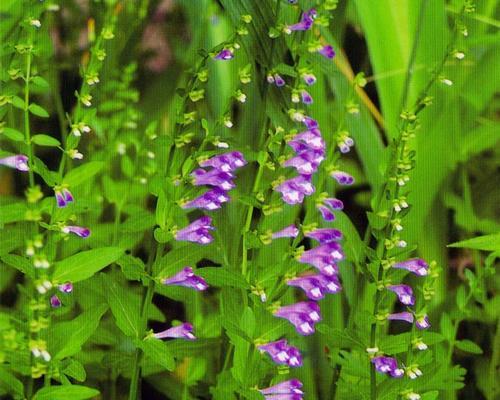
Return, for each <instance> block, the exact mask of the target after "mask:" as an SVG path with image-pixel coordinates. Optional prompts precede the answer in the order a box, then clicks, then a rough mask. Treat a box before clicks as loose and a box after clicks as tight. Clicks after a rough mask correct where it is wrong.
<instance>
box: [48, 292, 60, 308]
mask: <svg viewBox="0 0 500 400" xmlns="http://www.w3.org/2000/svg"><path fill="white" fill-rule="evenodd" d="M50 305H51V306H52V307H53V308H59V307H61V305H62V303H61V300H59V297H57V295H55V294H54V295H53V296H52V297H51V298H50Z"/></svg>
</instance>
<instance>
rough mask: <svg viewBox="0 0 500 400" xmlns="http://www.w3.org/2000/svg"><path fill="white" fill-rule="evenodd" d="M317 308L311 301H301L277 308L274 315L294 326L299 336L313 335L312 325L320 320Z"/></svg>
mask: <svg viewBox="0 0 500 400" xmlns="http://www.w3.org/2000/svg"><path fill="white" fill-rule="evenodd" d="M319 312H320V310H319V306H318V304H317V303H315V302H313V301H303V302H299V303H296V304H292V305H289V306H283V307H281V308H279V309H278V310H277V311H276V312H275V313H274V315H276V316H277V317H279V318H285V319H287V320H288V321H290V323H292V324H293V325H294V326H295V329H297V332H298V333H300V334H301V335H304V336H306V335H311V334H313V333H314V324H315V323H316V322H318V321H320V320H321V316H320V314H319Z"/></svg>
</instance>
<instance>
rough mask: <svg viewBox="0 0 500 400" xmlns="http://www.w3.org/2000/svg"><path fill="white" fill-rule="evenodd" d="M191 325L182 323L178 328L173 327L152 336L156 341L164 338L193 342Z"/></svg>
mask: <svg viewBox="0 0 500 400" xmlns="http://www.w3.org/2000/svg"><path fill="white" fill-rule="evenodd" d="M192 332H193V325H191V324H190V323H189V322H184V323H182V324H180V325H178V326H174V327H172V328H169V329H167V330H165V331H162V332H158V333H155V334H154V335H153V336H154V337H155V338H157V339H164V338H180V339H187V340H195V339H196V337H195V336H194V335H193V333H192Z"/></svg>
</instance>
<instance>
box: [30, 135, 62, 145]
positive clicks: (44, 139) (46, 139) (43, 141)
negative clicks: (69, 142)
mask: <svg viewBox="0 0 500 400" xmlns="http://www.w3.org/2000/svg"><path fill="white" fill-rule="evenodd" d="M31 141H32V142H33V143H35V144H37V145H39V146H46V147H57V146H60V145H61V142H60V141H59V140H57V139H56V138H53V137H52V136H49V135H43V134H39V135H34V136H33V137H32V138H31Z"/></svg>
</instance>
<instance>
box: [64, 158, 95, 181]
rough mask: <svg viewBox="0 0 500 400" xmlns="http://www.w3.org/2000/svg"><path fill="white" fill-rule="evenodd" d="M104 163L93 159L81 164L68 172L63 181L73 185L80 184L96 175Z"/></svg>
mask: <svg viewBox="0 0 500 400" xmlns="http://www.w3.org/2000/svg"><path fill="white" fill-rule="evenodd" d="M104 165H105V164H104V162H102V161H91V162H88V163H85V164H83V165H80V166H79V167H77V168H74V169H72V170H71V171H69V172H68V173H67V174H66V176H65V177H64V178H63V183H65V184H67V185H69V186H71V187H75V186H78V185H80V184H82V183H84V182H85V181H87V180H88V179H90V178H92V177H93V176H94V175H96V174H97V173H98V172H99V171H100V170H101V169H102V168H103V167H104Z"/></svg>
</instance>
